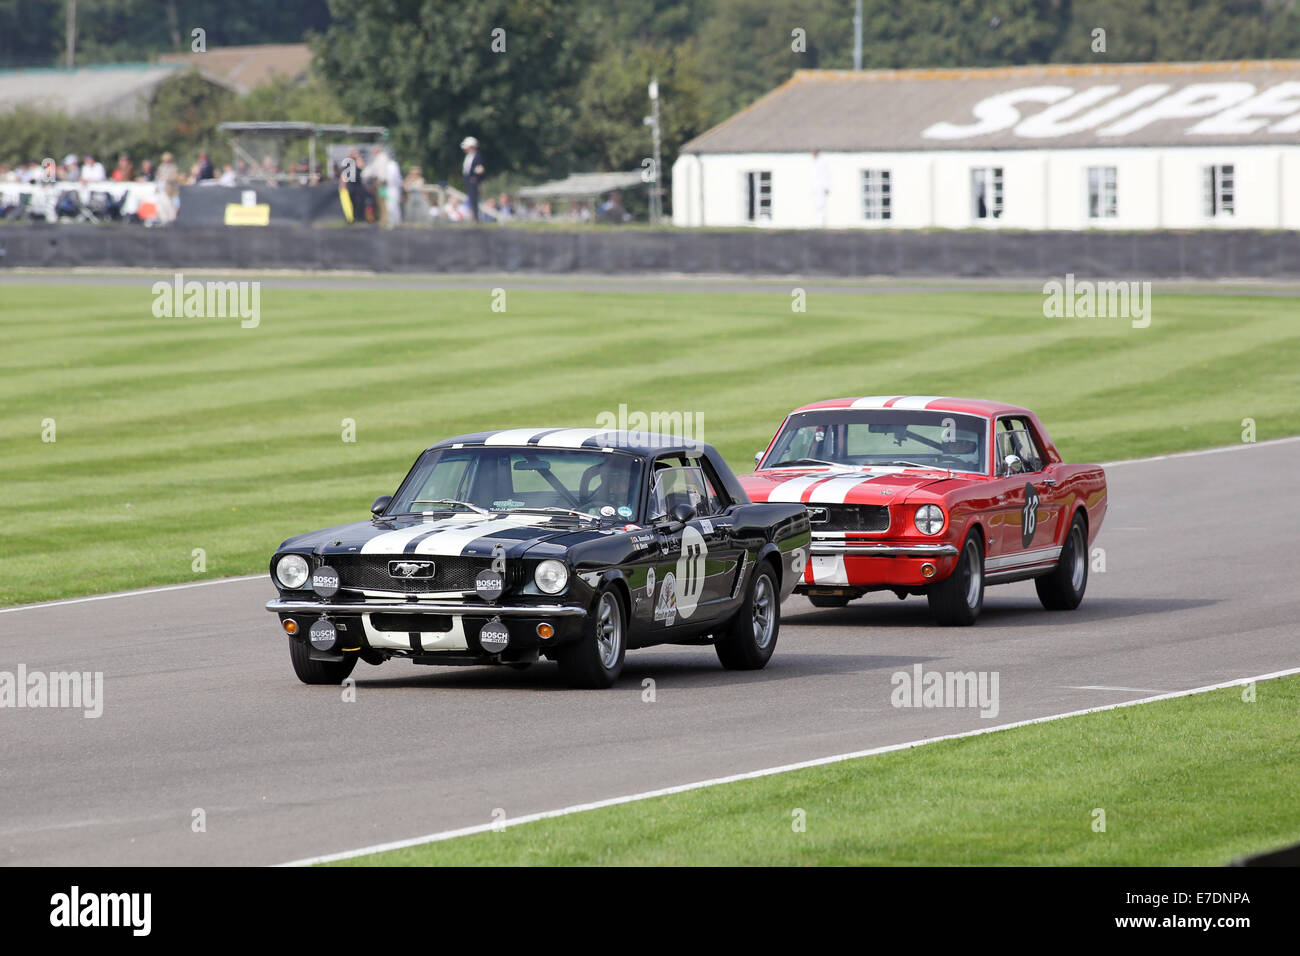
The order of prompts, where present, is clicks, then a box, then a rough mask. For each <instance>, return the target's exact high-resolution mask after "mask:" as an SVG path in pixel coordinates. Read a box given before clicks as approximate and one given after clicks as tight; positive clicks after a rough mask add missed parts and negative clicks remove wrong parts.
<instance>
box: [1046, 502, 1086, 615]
mask: <svg viewBox="0 0 1300 956" xmlns="http://www.w3.org/2000/svg"><path fill="white" fill-rule="evenodd" d="M1034 587H1035V588H1036V589H1037V591H1038V600H1040V601H1042V602H1043V607H1045V608H1047V609H1048V610H1049V611H1073V610H1074V609H1075V608H1076V607H1078V606H1079V602H1080V601H1082V600H1083V592H1084V591H1086V590H1087V589H1088V529H1087V527H1086V526H1085V524H1084V521H1083V516H1082V515H1080V514H1076V515H1075V516H1074V520H1073V521H1071V522H1070V533H1069V534H1067V535H1066V536H1065V544H1064V545H1063V546H1062V548H1061V558H1060V560H1059V561H1057V562H1056V570H1055V571H1053V572H1052V573H1051V574H1045V575H1043V576H1042V577H1041V578H1035V579H1034Z"/></svg>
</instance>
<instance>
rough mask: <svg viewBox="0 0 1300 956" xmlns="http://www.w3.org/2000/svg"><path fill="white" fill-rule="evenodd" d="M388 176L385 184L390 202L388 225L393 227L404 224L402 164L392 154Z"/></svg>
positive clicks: (386, 194) (387, 198) (389, 158)
mask: <svg viewBox="0 0 1300 956" xmlns="http://www.w3.org/2000/svg"><path fill="white" fill-rule="evenodd" d="M387 176H388V180H387V182H386V183H385V184H384V185H385V189H386V193H385V198H386V200H387V204H388V225H389V227H390V228H391V227H392V226H400V225H401V224H402V164H401V163H399V162H398V161H397V160H396V158H394V157H392V156H389V157H388V169H387Z"/></svg>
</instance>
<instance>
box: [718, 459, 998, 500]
mask: <svg viewBox="0 0 1300 956" xmlns="http://www.w3.org/2000/svg"><path fill="white" fill-rule="evenodd" d="M980 477H981V476H978V475H970V476H968V475H961V474H951V475H950V474H949V473H948V472H946V471H945V472H937V471H932V470H926V469H919V468H899V467H896V466H890V467H875V468H862V469H855V470H854V471H837V470H834V469H829V468H809V469H797V468H779V469H776V468H773V469H766V470H763V471H756V472H754V473H753V474H752V475H742V476H741V478H740V483H741V484H742V485H744V487H745V491H747V492H748V493H749V496H750V497H751V498H752V499H754V500H755V501H802V502H806V503H808V504H859V505H888V504H891V503H893V502H895V501H900V500H902V499H903V498H905V497H906V496H907V495H908V494H909V493H910V492H913V491H917V490H919V489H921V488H932V487H933V486H935V485H944V486H945V487H944V488H943V489H942V490H943V491H946V490H949V489H950V488H951V487H952V486H953V485H954V484H965V483H968V482H970V481H977V480H979V479H980ZM933 490H936V491H938V490H940V489H937V488H933Z"/></svg>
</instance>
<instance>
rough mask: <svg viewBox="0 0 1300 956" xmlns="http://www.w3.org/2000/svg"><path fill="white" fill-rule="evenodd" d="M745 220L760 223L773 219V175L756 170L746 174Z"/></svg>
mask: <svg viewBox="0 0 1300 956" xmlns="http://www.w3.org/2000/svg"><path fill="white" fill-rule="evenodd" d="M745 218H746V219H747V220H748V221H750V222H760V221H765V220H770V219H771V218H772V173H771V171H770V170H761V171H759V170H754V171H750V172H748V173H745Z"/></svg>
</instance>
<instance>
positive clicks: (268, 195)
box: [176, 184, 344, 228]
mask: <svg viewBox="0 0 1300 956" xmlns="http://www.w3.org/2000/svg"><path fill="white" fill-rule="evenodd" d="M246 193H252V198H253V202H254V203H260V204H265V205H267V206H269V207H270V219H271V222H272V224H274V225H276V226H280V225H303V226H310V225H312V224H313V223H327V222H336V223H339V224H342V223H343V221H344V220H343V207H342V206H340V205H339V188H338V186H335V185H332V184H326V185H323V186H263V185H258V186H215V185H207V186H182V187H181V206H180V209H179V210H178V211H177V213H176V222H177V225H181V226H185V227H186V228H189V227H191V226H224V225H225V224H226V207H227V206H240V205H242V204H243V201H244V195H245V194H246ZM250 228H253V227H250Z"/></svg>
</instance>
